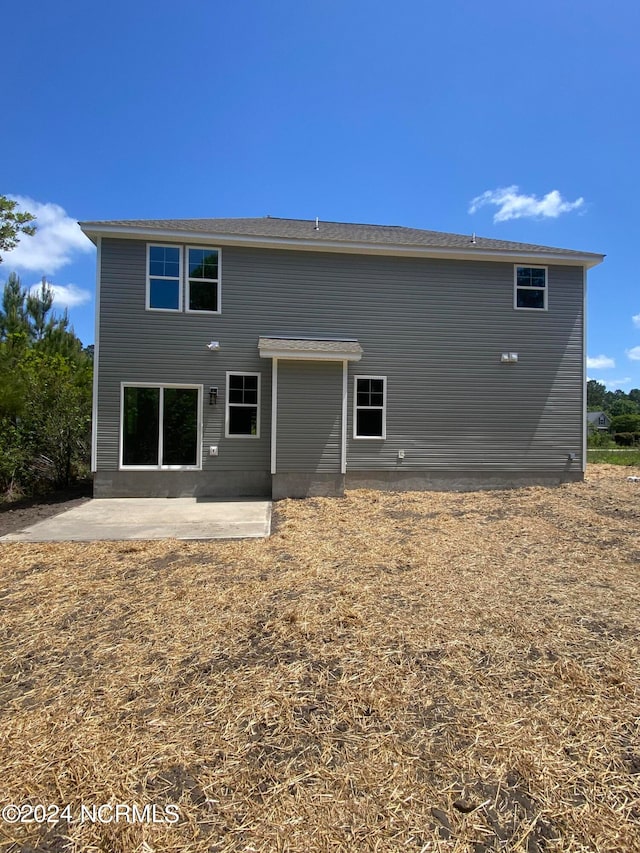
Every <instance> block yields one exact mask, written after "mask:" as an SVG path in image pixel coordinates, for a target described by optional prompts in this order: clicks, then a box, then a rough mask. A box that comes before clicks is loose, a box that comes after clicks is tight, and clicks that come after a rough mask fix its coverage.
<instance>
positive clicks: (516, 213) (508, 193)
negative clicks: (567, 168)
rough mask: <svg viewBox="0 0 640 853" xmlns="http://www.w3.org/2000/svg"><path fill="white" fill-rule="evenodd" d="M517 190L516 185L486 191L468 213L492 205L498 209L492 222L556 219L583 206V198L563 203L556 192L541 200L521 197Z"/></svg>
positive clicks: (478, 197) (475, 201)
mask: <svg viewBox="0 0 640 853" xmlns="http://www.w3.org/2000/svg"><path fill="white" fill-rule="evenodd" d="M518 190H519V187H518V186H517V185H516V184H513V186H510V187H500V188H498V189H495V190H487V191H486V192H484V193H482V195H479V196H476V197H475V198H474V199H473V200H472V202H471V204H470V206H469V213H475V212H476V211H477V210H479V209H480V208H481V207H484V206H485V205H487V204H493V205H495V206H496V207H497V208H498V211H497V213H495V214H494V217H493V221H494V222H506V221H507V220H508V219H522V218H523V217H534V218H535V217H546V218H551V219H556V218H557V217H558V216H560V214H561V213H569V211H571V210H578V209H579V208H581V207H583V206H584V199H583V198H577V199H576V200H575V201H565V200H564V199H563V198H562V196H561V195H560V193H559V192H558V190H551V192H549V193H547V194H546V195H545V196H544V197H543V198H541V199H540V198H537V196H535V195H522V194H521V193H520V192H519V191H518Z"/></svg>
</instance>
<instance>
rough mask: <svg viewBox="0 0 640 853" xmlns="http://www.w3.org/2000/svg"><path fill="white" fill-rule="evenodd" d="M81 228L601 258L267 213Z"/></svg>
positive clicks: (126, 221) (399, 228) (119, 221)
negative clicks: (251, 215)
mask: <svg viewBox="0 0 640 853" xmlns="http://www.w3.org/2000/svg"><path fill="white" fill-rule="evenodd" d="M80 225H81V227H82V229H83V230H84V231H88V232H99V231H100V230H102V229H104V228H108V229H109V230H113V229H119V228H121V229H124V230H127V229H134V230H139V231H145V230H146V231H152V232H153V231H162V232H175V233H176V234H179V233H180V232H184V233H188V234H191V235H197V234H203V235H204V234H206V235H214V234H215V235H220V236H224V235H229V236H233V237H245V238H261V237H262V238H268V239H271V240H273V239H283V240H292V241H295V240H301V241H305V243H307V245H308V243H309V241H311V242H313V241H317V242H318V243H326V242H333V243H344V244H346V245H348V244H367V243H368V244H372V245H378V246H399V247H407V248H409V247H412V246H413V247H416V248H434V249H467V250H468V249H471V248H472V247H474V246H475V247H476V248H477V249H479V250H485V251H486V250H494V251H498V252H509V251H511V252H522V253H526V254H528V255H535V254H538V253H539V254H547V253H561V254H563V255H569V256H570V255H576V256H578V255H579V256H581V257H592V258H593V259H594V260H595V259H596V258H600V259H601V258H602V255H599V254H595V253H593V252H580V251H576V250H574V249H559V248H554V247H551V246H538V245H535V244H533V243H517V242H513V241H509V240H496V239H493V238H490V237H475V242H472V235H470V234H448V233H445V232H442V231H425V230H422V229H420V228H405V227H404V226H400V225H360V224H356V223H349V222H325V221H323V220H320V222H319V223H318V227H317V228H316V222H315V220H313V219H280V218H277V217H271V216H264V217H257V218H251V219H117V220H111V221H95V222H81V223H80Z"/></svg>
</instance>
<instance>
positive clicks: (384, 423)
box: [353, 373, 387, 441]
mask: <svg viewBox="0 0 640 853" xmlns="http://www.w3.org/2000/svg"><path fill="white" fill-rule="evenodd" d="M358 379H382V380H383V383H384V384H383V386H382V435H357V433H356V430H357V428H358V409H371V410H372V411H373V410H375V411H378V410H379V409H380V408H381V407H380V406H358ZM353 437H354V439H358V441H382V440H383V439H385V438H386V437H387V377H386V376H372V375H370V374H364V373H359V374H358V375H356V376H354V377H353Z"/></svg>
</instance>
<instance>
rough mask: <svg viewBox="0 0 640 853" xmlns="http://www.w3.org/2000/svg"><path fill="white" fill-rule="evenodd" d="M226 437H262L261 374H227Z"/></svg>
mask: <svg viewBox="0 0 640 853" xmlns="http://www.w3.org/2000/svg"><path fill="white" fill-rule="evenodd" d="M226 436H227V438H234V437H237V438H259V437H260V374H259V373H227V411H226Z"/></svg>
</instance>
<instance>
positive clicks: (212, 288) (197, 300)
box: [187, 248, 220, 314]
mask: <svg viewBox="0 0 640 853" xmlns="http://www.w3.org/2000/svg"><path fill="white" fill-rule="evenodd" d="M187 253H188V273H187V310H189V311H208V312H211V313H213V314H218V313H219V312H220V291H219V288H220V274H219V264H220V259H219V253H218V250H217V249H191V248H189V249H187Z"/></svg>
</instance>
